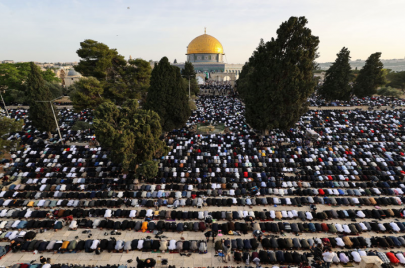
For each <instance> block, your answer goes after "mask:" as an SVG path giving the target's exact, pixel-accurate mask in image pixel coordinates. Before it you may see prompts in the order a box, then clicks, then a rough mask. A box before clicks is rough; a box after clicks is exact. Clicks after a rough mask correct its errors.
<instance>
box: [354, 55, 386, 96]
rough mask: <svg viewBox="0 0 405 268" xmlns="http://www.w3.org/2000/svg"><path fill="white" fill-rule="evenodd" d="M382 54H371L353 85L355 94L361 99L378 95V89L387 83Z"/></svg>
mask: <svg viewBox="0 0 405 268" xmlns="http://www.w3.org/2000/svg"><path fill="white" fill-rule="evenodd" d="M380 57H381V53H380V52H377V53H374V54H371V55H370V57H368V59H367V60H366V63H365V65H364V67H363V68H362V69H361V70H360V71H359V75H358V76H357V78H356V81H355V82H354V85H353V93H354V95H356V96H357V97H359V98H364V97H367V96H372V95H374V94H376V93H377V88H378V87H380V86H382V85H384V84H385V83H386V81H385V77H384V72H383V67H384V65H383V63H382V62H381V60H380Z"/></svg>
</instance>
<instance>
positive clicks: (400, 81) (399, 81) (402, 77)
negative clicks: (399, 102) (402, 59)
mask: <svg viewBox="0 0 405 268" xmlns="http://www.w3.org/2000/svg"><path fill="white" fill-rule="evenodd" d="M387 79H388V80H389V83H388V85H389V86H391V87H394V88H399V89H400V90H402V92H405V71H402V72H390V73H388V74H387Z"/></svg>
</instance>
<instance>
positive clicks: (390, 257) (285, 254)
mask: <svg viewBox="0 0 405 268" xmlns="http://www.w3.org/2000/svg"><path fill="white" fill-rule="evenodd" d="M335 253H336V254H335V255H334V257H333V259H332V263H333V264H347V263H348V262H355V263H360V262H361V260H362V258H361V257H362V256H377V257H379V258H380V259H381V260H382V261H383V263H387V264H395V265H396V264H399V263H400V264H405V256H404V254H405V252H402V251H399V252H394V251H392V252H391V251H390V252H377V251H373V250H368V251H367V250H363V249H354V250H351V251H337V252H335ZM233 258H234V260H235V261H236V262H237V263H240V262H245V264H250V263H252V262H253V263H255V264H277V263H280V264H300V263H301V262H308V258H309V256H308V254H307V253H299V252H296V251H292V252H290V251H282V250H277V251H271V250H270V251H266V250H260V251H259V252H253V253H251V254H250V253H248V252H241V251H235V252H234V254H233Z"/></svg>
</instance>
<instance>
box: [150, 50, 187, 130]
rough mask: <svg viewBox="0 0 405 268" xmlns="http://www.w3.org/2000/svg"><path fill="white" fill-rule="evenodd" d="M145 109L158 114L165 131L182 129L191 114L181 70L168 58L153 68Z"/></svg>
mask: <svg viewBox="0 0 405 268" xmlns="http://www.w3.org/2000/svg"><path fill="white" fill-rule="evenodd" d="M144 108H145V109H148V110H153V111H155V112H156V113H158V115H159V116H160V122H161V125H162V129H163V130H164V131H171V130H173V129H176V128H181V127H182V126H184V124H185V123H186V122H187V119H188V118H189V116H190V114H191V110H190V107H189V104H188V97H187V93H186V89H185V85H184V82H183V79H182V77H181V74H180V69H179V68H178V67H176V66H172V65H170V63H169V60H168V59H167V58H166V57H163V58H162V59H161V60H160V61H159V63H158V64H156V65H155V68H153V71H152V77H151V81H150V88H149V91H148V96H147V97H146V103H145V106H144Z"/></svg>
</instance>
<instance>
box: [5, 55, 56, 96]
mask: <svg viewBox="0 0 405 268" xmlns="http://www.w3.org/2000/svg"><path fill="white" fill-rule="evenodd" d="M30 66H31V65H30V63H29V62H24V63H3V64H0V90H6V92H5V94H4V101H5V102H6V103H10V102H18V103H27V102H28V99H27V92H26V90H27V84H26V81H27V79H28V75H29V74H30V71H31V67H30ZM39 72H40V74H41V76H42V78H43V79H44V81H45V82H47V84H48V83H52V84H56V83H59V82H60V79H59V78H58V77H57V76H56V75H55V73H54V72H53V71H52V70H51V69H47V70H45V71H41V70H40V71H39ZM48 85H50V84H48ZM52 89H55V88H52Z"/></svg>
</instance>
